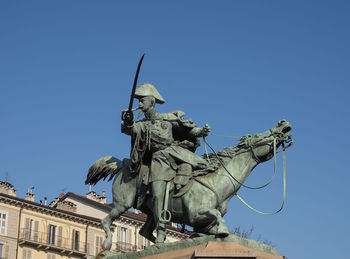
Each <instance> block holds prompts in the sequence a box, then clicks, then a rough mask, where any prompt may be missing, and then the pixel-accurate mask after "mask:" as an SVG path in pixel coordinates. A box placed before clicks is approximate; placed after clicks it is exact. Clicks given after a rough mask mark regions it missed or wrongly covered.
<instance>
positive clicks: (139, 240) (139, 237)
mask: <svg viewBox="0 0 350 259" xmlns="http://www.w3.org/2000/svg"><path fill="white" fill-rule="evenodd" d="M137 239H138V242H137V248H139V249H143V246H142V236H141V235H140V234H138V235H137Z"/></svg>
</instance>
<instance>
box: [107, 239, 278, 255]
mask: <svg viewBox="0 0 350 259" xmlns="http://www.w3.org/2000/svg"><path fill="white" fill-rule="evenodd" d="M209 241H216V242H237V243H239V244H241V245H244V246H246V247H249V248H252V249H256V250H259V251H262V252H265V253H270V254H277V251H276V249H275V248H274V247H272V246H268V245H265V244H262V243H260V242H258V241H256V240H249V239H245V238H242V237H238V236H236V235H229V236H228V237H226V238H215V236H205V237H198V238H193V239H186V240H180V241H177V242H173V243H162V244H155V245H152V246H150V247H147V248H146V249H145V250H143V251H139V252H129V253H119V252H107V251H106V252H105V255H104V257H103V259H134V258H142V257H145V256H150V255H156V254H161V253H165V252H170V251H174V250H180V249H184V248H188V247H192V246H198V245H203V244H206V243H208V242H209Z"/></svg>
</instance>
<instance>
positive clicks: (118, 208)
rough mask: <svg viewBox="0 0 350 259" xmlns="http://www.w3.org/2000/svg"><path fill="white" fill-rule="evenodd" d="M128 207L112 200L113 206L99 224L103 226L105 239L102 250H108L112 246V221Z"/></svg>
mask: <svg viewBox="0 0 350 259" xmlns="http://www.w3.org/2000/svg"><path fill="white" fill-rule="evenodd" d="M127 209H128V208H127V207H126V206H123V205H121V204H119V203H116V202H114V207H113V209H112V210H111V211H110V212H109V214H108V215H107V216H106V217H105V218H104V219H102V220H101V224H102V227H103V230H104V231H105V233H106V239H105V241H103V247H102V249H103V250H110V249H111V246H112V232H111V229H110V227H111V225H112V223H113V221H114V220H115V219H117V218H119V216H120V215H121V214H123V213H124V212H125V211H126V210H127Z"/></svg>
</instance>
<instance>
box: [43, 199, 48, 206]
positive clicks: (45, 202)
mask: <svg viewBox="0 0 350 259" xmlns="http://www.w3.org/2000/svg"><path fill="white" fill-rule="evenodd" d="M44 205H45V206H47V197H44Z"/></svg>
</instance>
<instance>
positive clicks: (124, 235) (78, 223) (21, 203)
mask: <svg viewBox="0 0 350 259" xmlns="http://www.w3.org/2000/svg"><path fill="white" fill-rule="evenodd" d="M111 208H112V207H111V205H109V204H107V203H106V197H105V195H104V193H103V194H102V195H101V196H99V195H98V194H96V193H94V192H89V193H88V194H87V195H86V196H82V195H78V194H75V193H72V192H68V193H66V194H61V195H60V197H59V198H57V199H56V200H55V201H53V202H51V203H50V204H48V205H47V204H46V202H45V203H42V202H40V203H37V202H35V195H34V194H32V193H27V195H26V197H25V198H24V199H21V198H18V197H17V196H16V191H15V190H14V188H13V186H12V185H11V184H10V183H7V182H0V259H5V258H7V259H13V258H15V259H68V258H71V259H77V258H92V257H93V256H95V255H96V254H97V253H98V252H99V251H100V247H101V244H102V242H103V240H104V235H105V234H104V231H103V229H102V226H101V224H100V220H101V219H102V218H104V217H105V216H106V215H107V214H108V213H109V211H110V210H111ZM145 220H146V215H144V214H142V213H137V212H131V211H127V212H126V213H124V214H123V215H122V216H121V217H120V218H119V219H118V220H117V221H115V223H114V224H113V226H112V231H113V245H112V249H111V250H112V251H122V252H129V251H139V250H142V249H144V248H145V247H147V246H149V245H151V244H150V242H149V241H148V240H146V239H145V238H143V237H142V236H140V235H139V234H138V231H139V229H140V228H141V227H142V225H143V224H144V222H145ZM190 234H191V233H190V232H187V231H186V232H184V233H181V231H180V229H179V228H178V227H177V226H175V225H172V226H171V225H170V226H169V227H168V238H167V242H172V241H176V240H179V239H184V238H188V237H189V235H190Z"/></svg>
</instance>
